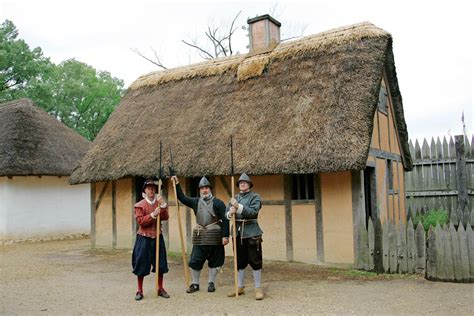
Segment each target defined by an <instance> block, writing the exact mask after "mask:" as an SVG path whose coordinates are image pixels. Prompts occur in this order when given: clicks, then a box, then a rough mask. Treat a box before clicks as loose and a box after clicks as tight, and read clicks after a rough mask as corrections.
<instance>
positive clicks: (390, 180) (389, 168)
mask: <svg viewBox="0 0 474 316" xmlns="http://www.w3.org/2000/svg"><path fill="white" fill-rule="evenodd" d="M387 185H388V191H389V193H393V163H392V160H390V159H387Z"/></svg>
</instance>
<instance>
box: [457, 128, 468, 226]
mask: <svg viewBox="0 0 474 316" xmlns="http://www.w3.org/2000/svg"><path fill="white" fill-rule="evenodd" d="M454 139H455V147H456V183H457V189H458V217H459V219H463V220H467V218H465V216H463V215H464V213H465V211H467V204H468V196H467V175H466V152H465V146H464V135H457V136H455V137H454Z"/></svg>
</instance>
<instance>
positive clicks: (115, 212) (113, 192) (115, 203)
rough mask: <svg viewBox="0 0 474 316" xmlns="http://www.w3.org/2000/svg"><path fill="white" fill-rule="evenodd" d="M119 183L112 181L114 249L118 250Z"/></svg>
mask: <svg viewBox="0 0 474 316" xmlns="http://www.w3.org/2000/svg"><path fill="white" fill-rule="evenodd" d="M116 205H117V183H116V182H115V181H112V248H113V249H115V248H117V208H116Z"/></svg>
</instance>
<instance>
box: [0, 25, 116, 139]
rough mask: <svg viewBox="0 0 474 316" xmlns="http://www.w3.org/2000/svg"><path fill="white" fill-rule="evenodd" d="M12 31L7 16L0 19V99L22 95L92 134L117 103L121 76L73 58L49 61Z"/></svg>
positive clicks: (66, 122)
mask: <svg viewBox="0 0 474 316" xmlns="http://www.w3.org/2000/svg"><path fill="white" fill-rule="evenodd" d="M17 37H18V30H17V29H16V27H15V25H14V24H13V23H12V22H11V21H8V20H7V21H5V22H4V23H3V24H1V27H0V44H1V45H0V84H1V86H0V102H5V101H10V100H14V99H18V98H21V97H28V98H30V99H32V100H33V101H34V102H35V103H36V104H37V105H38V106H40V107H42V108H43V109H45V110H46V111H47V112H48V113H50V114H51V115H53V116H55V117H56V118H57V119H58V120H59V121H61V122H63V123H64V124H66V125H67V126H69V127H71V128H73V129H75V130H76V131H77V132H78V133H79V134H81V135H83V136H84V137H86V138H88V139H90V140H93V139H94V138H95V137H96V136H97V134H98V133H99V131H100V129H101V128H102V126H103V125H104V124H105V122H106V121H107V119H108V117H109V116H110V114H111V113H112V112H113V110H114V109H115V107H116V105H117V104H118V103H119V101H120V98H121V97H122V95H123V92H124V91H123V85H124V83H123V81H122V80H120V79H117V78H114V77H112V76H111V74H110V73H108V72H106V71H98V70H96V69H94V68H93V67H91V66H89V65H87V64H84V63H82V62H80V61H77V60H74V59H69V60H66V61H64V62H62V63H60V64H59V65H55V64H54V63H52V62H50V61H49V59H48V58H46V57H44V56H43V53H42V51H41V48H39V47H37V48H35V49H33V50H30V48H29V46H28V44H26V42H25V41H23V40H21V39H17Z"/></svg>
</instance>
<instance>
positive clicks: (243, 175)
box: [236, 172, 253, 187]
mask: <svg viewBox="0 0 474 316" xmlns="http://www.w3.org/2000/svg"><path fill="white" fill-rule="evenodd" d="M240 181H245V182H248V183H249V185H250V187H253V183H252V180H250V177H249V176H248V175H247V174H246V173H245V172H244V173H242V175H241V176H240V178H239V180H238V181H237V183H236V184H237V187H239V183H240Z"/></svg>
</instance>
